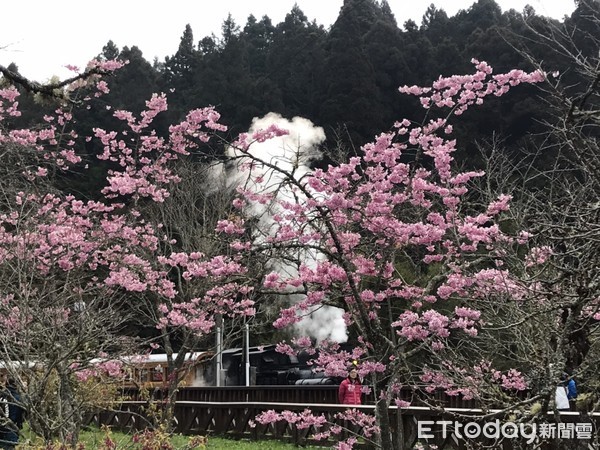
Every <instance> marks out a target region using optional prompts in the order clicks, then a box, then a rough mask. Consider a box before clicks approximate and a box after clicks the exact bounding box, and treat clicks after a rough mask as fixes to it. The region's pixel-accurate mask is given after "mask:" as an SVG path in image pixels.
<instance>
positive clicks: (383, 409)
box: [375, 398, 401, 450]
mask: <svg viewBox="0 0 600 450" xmlns="http://www.w3.org/2000/svg"><path fill="white" fill-rule="evenodd" d="M375 418H376V420H377V425H379V429H380V433H379V438H378V440H377V444H378V445H379V448H381V449H384V450H387V449H389V450H401V448H400V447H397V446H394V441H393V438H392V426H391V423H390V413H389V405H388V402H387V400H386V399H385V398H380V399H378V400H377V402H376V403H375Z"/></svg>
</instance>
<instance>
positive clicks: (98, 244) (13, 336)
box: [0, 61, 254, 444]
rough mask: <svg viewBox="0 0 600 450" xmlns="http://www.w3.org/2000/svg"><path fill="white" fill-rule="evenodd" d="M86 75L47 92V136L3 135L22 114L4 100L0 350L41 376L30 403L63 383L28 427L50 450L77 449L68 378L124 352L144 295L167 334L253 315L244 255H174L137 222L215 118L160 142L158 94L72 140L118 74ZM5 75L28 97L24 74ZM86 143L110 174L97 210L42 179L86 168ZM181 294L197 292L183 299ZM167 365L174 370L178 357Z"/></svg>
mask: <svg viewBox="0 0 600 450" xmlns="http://www.w3.org/2000/svg"><path fill="white" fill-rule="evenodd" d="M91 64H92V65H91V67H90V68H88V70H86V71H85V72H84V73H83V74H82V75H78V76H75V77H73V78H72V79H71V80H70V82H69V83H64V84H61V85H60V86H56V87H53V90H52V91H50V92H51V93H53V92H54V89H55V88H60V87H64V88H65V89H64V91H61V92H60V95H58V94H57V95H58V96H59V97H60V98H61V99H62V105H59V106H58V108H57V109H56V112H55V114H54V115H48V116H45V117H44V118H40V119H41V124H42V125H41V126H40V127H38V128H36V129H11V127H10V119H11V117H15V116H18V115H19V110H18V95H19V93H18V91H17V90H16V89H15V88H14V87H7V88H4V89H2V90H0V99H1V100H2V103H1V107H0V119H1V120H2V128H0V145H1V146H2V149H3V151H4V150H5V152H4V154H5V155H9V156H11V158H12V160H11V161H12V162H14V163H15V165H14V166H11V167H10V170H11V171H13V172H14V173H15V174H16V176H15V177H13V178H14V179H15V181H17V183H8V184H7V186H5V187H6V188H7V189H5V190H4V191H3V200H4V203H3V208H2V216H1V223H2V227H1V242H0V249H1V250H0V254H1V260H0V264H1V269H0V273H1V274H2V277H1V279H2V287H3V297H2V312H3V314H2V321H3V325H4V326H3V333H2V338H1V339H0V342H2V343H3V344H4V345H3V346H2V350H0V352H1V355H2V360H4V361H7V362H10V361H19V364H18V365H20V366H25V367H29V364H30V363H31V364H33V365H34V366H35V367H36V371H38V372H39V370H41V371H42V372H41V373H42V376H41V381H40V380H39V379H36V381H35V382H30V383H28V384H27V386H28V389H29V392H30V393H31V394H32V395H30V396H29V397H28V398H29V401H30V402H35V401H36V399H43V398H44V395H43V393H44V392H45V390H46V388H47V386H48V380H49V379H50V374H51V373H56V374H57V375H58V380H59V381H58V386H59V387H58V392H59V393H60V395H59V396H58V397H59V400H58V401H57V405H58V406H57V408H56V409H57V410H60V411H62V414H63V415H60V416H59V417H55V418H53V419H52V420H49V419H48V416H45V417H41V415H40V417H39V418H37V417H36V420H35V421H34V423H36V424H39V426H40V429H38V431H40V434H42V435H43V436H44V437H45V438H47V439H48V440H51V439H52V438H53V437H60V438H61V440H62V441H63V442H67V441H68V442H71V443H72V444H74V443H76V441H77V435H78V430H79V426H80V423H81V410H80V409H78V408H77V400H76V399H75V396H74V389H73V383H74V377H75V375H77V374H79V375H82V374H84V373H87V371H88V369H89V367H88V366H89V363H90V361H91V360H92V359H95V358H98V357H101V358H103V359H110V358H108V357H109V356H110V357H113V358H114V357H115V356H118V352H119V349H120V348H121V347H122V346H121V345H119V344H120V342H119V340H120V339H118V338H117V331H119V330H120V329H121V328H122V327H123V326H124V324H125V322H126V321H128V320H130V318H131V317H132V315H133V314H134V313H135V312H137V311H138V310H139V309H140V308H138V306H139V305H140V304H142V302H141V301H140V300H141V299H142V298H150V299H151V300H152V303H151V304H152V307H153V308H154V309H153V312H152V314H153V318H154V321H153V322H151V323H150V325H152V326H154V327H156V328H157V329H158V330H159V331H162V332H163V336H168V335H169V334H170V333H171V332H172V330H173V329H182V328H186V329H187V330H190V331H191V333H193V334H195V335H197V336H200V335H203V334H206V333H209V332H210V331H211V329H212V327H213V325H214V317H215V315H217V314H219V315H225V314H229V315H232V316H237V315H251V314H253V313H254V309H253V307H252V305H253V301H252V300H251V298H250V295H251V293H252V288H251V286H248V285H245V273H246V269H245V267H244V265H243V264H241V262H240V259H239V258H240V257H239V256H238V255H237V253H238V252H236V251H235V250H232V251H231V252H229V253H224V252H220V253H219V254H218V255H205V254H204V253H202V252H201V251H200V250H202V249H198V248H195V249H193V251H189V252H185V251H174V250H173V248H172V245H173V244H175V241H174V240H173V238H172V236H169V235H168V233H166V232H165V231H164V229H163V226H162V224H161V223H158V222H153V221H152V220H150V219H152V217H145V216H144V212H146V211H147V208H146V207H145V205H146V204H147V203H150V202H157V203H163V202H164V201H165V199H167V198H168V197H169V195H170V194H169V186H172V185H173V184H176V183H178V182H179V181H180V178H179V176H178V175H177V174H176V173H174V172H173V171H172V170H171V167H170V166H171V165H172V164H173V163H174V161H176V160H177V159H178V158H179V157H180V156H186V155H188V154H189V151H190V150H191V149H193V148H196V147H198V146H199V144H201V143H202V142H206V141H207V140H208V139H209V137H210V135H211V133H212V132H213V131H214V130H218V129H222V128H223V127H222V126H221V125H219V124H218V123H217V120H218V114H217V113H216V112H215V111H214V110H213V109H212V108H205V109H201V110H195V111H191V112H190V113H189V114H188V115H187V117H186V118H185V120H184V121H182V122H181V123H179V124H175V125H173V126H172V127H171V128H170V130H169V135H168V137H166V138H165V137H159V136H158V135H157V133H156V132H155V131H154V130H153V129H151V127H150V125H151V124H152V121H153V120H154V119H155V117H156V116H157V115H158V114H159V113H160V112H162V111H165V110H166V108H167V103H166V97H165V96H164V95H155V96H153V97H152V98H151V99H149V100H148V101H147V103H146V106H147V109H146V110H145V111H144V112H142V114H141V115H140V117H139V118H136V117H134V116H133V114H131V113H129V112H126V111H115V112H114V116H115V118H117V119H119V120H120V121H121V122H122V124H123V127H122V128H121V129H119V130H118V131H115V130H112V131H107V130H103V129H99V128H96V129H94V130H89V132H90V134H89V135H87V136H79V135H78V134H77V133H76V132H75V131H74V128H73V126H72V125H73V121H74V120H75V116H76V107H79V108H81V107H85V105H86V104H88V103H90V102H91V101H93V100H94V99H95V98H97V97H99V96H101V95H103V94H104V93H106V92H108V90H109V88H108V85H107V84H106V82H105V81H103V80H102V79H101V78H100V77H99V76H98V74H99V73H101V72H105V71H109V70H114V69H117V68H119V67H120V66H121V65H122V64H121V63H117V62H113V61H104V62H98V61H95V62H92V63H91ZM96 68H97V69H96ZM2 73H4V74H5V77H6V78H8V79H9V81H13V82H14V83H16V84H21V85H24V86H25V87H26V88H29V86H28V85H27V84H26V83H24V82H23V79H22V77H16V76H15V77H13V75H14V74H12V73H11V72H10V71H6V70H3V71H2ZM37 92H46V90H44V89H41V90H37ZM52 95H54V94H52ZM92 139H97V140H98V141H99V142H100V143H101V145H102V148H103V151H102V153H101V154H100V155H98V157H99V158H100V159H103V160H107V161H109V162H110V164H111V165H112V167H113V168H112V169H111V170H110V171H109V172H108V176H107V180H106V185H105V187H104V188H103V189H102V191H101V196H100V200H94V201H92V200H86V199H80V198H77V197H76V196H74V195H71V194H69V193H64V192H63V191H59V190H57V189H55V188H53V187H52V184H51V183H50V182H47V181H45V180H46V179H47V178H49V177H51V176H52V175H53V174H55V173H59V172H62V173H66V172H68V171H69V170H71V168H73V167H75V165H78V164H80V163H81V157H80V156H79V154H78V152H77V145H81V143H82V141H83V140H92ZM21 152H22V153H23V155H25V156H21V155H20V153H21ZM14 155H18V156H17V157H15V156H14ZM7 161H8V159H7ZM17 163H18V164H17ZM21 163H22V164H21ZM19 164H20V165H19ZM14 186H18V188H19V189H18V190H14ZM174 272H176V273H177V274H178V277H174V276H173V273H174ZM200 279H202V280H205V281H203V282H202V283H201V284H202V286H203V288H196V289H195V290H194V289H192V288H189V289H188V288H186V289H184V288H182V286H181V283H187V284H194V282H195V280H200ZM176 281H178V282H179V284H176ZM187 292H192V293H193V295H187V294H185V295H184V293H187ZM59 330H60V332H59ZM50 338H52V339H50ZM47 344H52V345H47ZM130 349H131V347H129V350H130ZM165 350H171V354H172V353H173V352H172V349H169V348H165ZM184 350H185V348H184ZM175 364H180V366H181V365H183V360H181V361H176V362H175ZM37 368H41V369H37ZM173 368H174V369H177V367H176V366H174V367H173ZM36 373H37V372H36ZM172 373H173V374H175V376H174V377H173V379H172V380H170V381H171V382H170V384H169V398H172V397H173V395H174V392H175V390H176V388H177V382H178V381H179V378H180V377H179V376H178V375H177V370H173V372H172ZM23 381H25V380H23ZM30 381H31V380H30ZM38 381H39V382H38ZM22 384H23V386H24V385H25V383H22ZM34 389H35V390H36V392H32V390H34ZM40 401H42V400H40ZM28 406H29V405H28ZM28 409H29V410H30V411H32V412H33V411H42V408H36V407H28ZM168 411H169V410H167V419H166V420H167V422H168V417H169V416H168Z"/></svg>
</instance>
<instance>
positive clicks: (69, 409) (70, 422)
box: [58, 365, 81, 448]
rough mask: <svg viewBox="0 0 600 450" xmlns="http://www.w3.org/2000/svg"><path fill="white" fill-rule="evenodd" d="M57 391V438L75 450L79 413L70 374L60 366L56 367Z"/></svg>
mask: <svg viewBox="0 0 600 450" xmlns="http://www.w3.org/2000/svg"><path fill="white" fill-rule="evenodd" d="M58 391H59V402H60V405H59V410H60V415H59V417H58V419H59V420H60V428H59V430H58V432H59V438H60V441H61V442H63V443H65V444H67V445H68V446H70V447H72V448H75V446H76V445H77V442H78V441H79V431H80V429H81V411H79V410H78V408H77V407H76V403H75V398H74V392H73V386H72V380H71V377H70V373H69V371H68V370H67V369H66V368H64V367H61V366H60V365H59V367H58Z"/></svg>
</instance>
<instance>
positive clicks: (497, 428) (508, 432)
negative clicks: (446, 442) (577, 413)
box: [417, 419, 593, 444]
mask: <svg viewBox="0 0 600 450" xmlns="http://www.w3.org/2000/svg"><path fill="white" fill-rule="evenodd" d="M592 432H593V425H592V424H591V423H558V424H556V423H541V424H536V423H532V424H527V423H515V422H500V420H497V419H496V420H495V421H493V422H485V423H478V422H468V423H461V422H456V421H451V420H435V421H434V420H421V421H418V422H417V436H418V438H419V439H433V438H435V437H436V434H435V433H437V435H438V436H441V437H442V438H443V439H445V438H447V437H448V436H449V435H452V436H453V437H454V438H455V439H456V440H470V439H480V438H482V437H484V438H488V439H500V438H503V439H523V440H525V441H526V442H527V443H528V444H532V443H533V442H535V441H536V439H538V438H539V439H557V438H558V439H591V438H592Z"/></svg>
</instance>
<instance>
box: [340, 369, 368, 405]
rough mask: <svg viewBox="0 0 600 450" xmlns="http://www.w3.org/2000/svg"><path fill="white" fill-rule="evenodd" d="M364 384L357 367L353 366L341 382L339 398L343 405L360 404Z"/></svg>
mask: <svg viewBox="0 0 600 450" xmlns="http://www.w3.org/2000/svg"><path fill="white" fill-rule="evenodd" d="M361 389H362V386H361V385H360V380H359V379H358V372H357V370H356V367H352V368H351V369H350V372H349V373H348V378H346V379H345V380H344V381H342V383H341V384H340V390H339V400H340V403H341V404H343V405H360V404H361V401H360V395H361V393H362V392H361Z"/></svg>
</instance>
